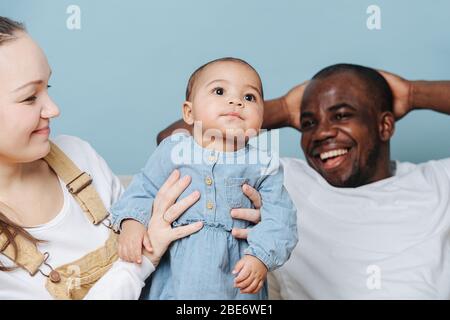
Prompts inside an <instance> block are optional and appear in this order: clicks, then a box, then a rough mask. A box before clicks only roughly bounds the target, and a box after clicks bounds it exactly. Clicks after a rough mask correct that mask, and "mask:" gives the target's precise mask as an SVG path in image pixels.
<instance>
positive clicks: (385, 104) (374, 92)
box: [312, 63, 393, 112]
mask: <svg viewBox="0 0 450 320" xmlns="http://www.w3.org/2000/svg"><path fill="white" fill-rule="evenodd" d="M348 72H351V73H353V74H355V75H356V76H358V77H359V78H360V79H362V80H363V81H364V83H365V84H366V85H367V87H368V89H369V90H370V94H371V96H372V97H373V100H374V101H375V102H376V105H377V107H378V110H380V111H382V112H383V111H390V112H392V111H393V97H392V91H391V88H390V87H389V84H388V83H387V81H386V79H384V77H383V76H382V75H381V74H380V73H379V72H378V71H377V70H375V69H372V68H368V67H364V66H360V65H356V64H348V63H339V64H334V65H331V66H328V67H326V68H324V69H322V70H320V71H319V72H318V73H316V74H315V75H314V77H313V78H312V79H313V80H314V79H325V78H328V77H330V76H332V75H334V74H339V73H348Z"/></svg>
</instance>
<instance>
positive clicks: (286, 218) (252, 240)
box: [245, 159, 298, 271]
mask: <svg viewBox="0 0 450 320" xmlns="http://www.w3.org/2000/svg"><path fill="white" fill-rule="evenodd" d="M266 173H267V174H266V175H265V176H264V179H263V180H262V182H261V183H260V185H259V187H258V188H257V189H258V191H259V193H260V195H261V199H262V207H261V210H260V211H261V222H260V223H258V224H257V225H256V226H255V227H253V228H252V230H251V231H250V232H249V235H248V239H247V241H248V243H249V247H248V248H247V249H246V251H245V254H249V255H252V256H255V257H257V258H258V259H260V260H261V261H262V262H263V263H264V264H265V265H266V267H267V268H268V269H269V271H272V270H275V269H276V268H279V267H281V266H282V265H283V264H284V263H285V262H286V261H287V260H288V259H289V256H290V254H291V252H292V250H294V247H295V245H296V244H297V242H298V235H297V212H296V209H295V206H294V204H293V203H292V201H291V199H290V197H289V194H288V193H287V191H286V189H285V188H284V186H283V169H282V167H281V165H279V164H278V163H275V161H274V160H273V159H272V161H271V163H270V164H269V169H268V171H267V172H266Z"/></svg>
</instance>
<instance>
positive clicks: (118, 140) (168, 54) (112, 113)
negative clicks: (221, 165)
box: [0, 0, 450, 174]
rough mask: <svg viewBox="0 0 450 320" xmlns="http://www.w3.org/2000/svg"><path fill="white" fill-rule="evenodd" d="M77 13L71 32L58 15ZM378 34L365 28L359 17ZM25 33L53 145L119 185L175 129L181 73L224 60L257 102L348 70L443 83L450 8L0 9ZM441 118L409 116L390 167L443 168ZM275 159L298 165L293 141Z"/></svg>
mask: <svg viewBox="0 0 450 320" xmlns="http://www.w3.org/2000/svg"><path fill="white" fill-rule="evenodd" d="M71 4H76V5H79V6H80V8H81V21H82V22H81V23H82V25H81V27H82V29H81V30H77V31H71V30H68V29H67V28H66V20H67V18H68V17H69V15H68V14H67V13H66V9H67V7H68V6H69V5H71ZM371 4H376V5H378V6H380V7H381V19H382V29H381V30H379V31H370V30H368V29H367V27H366V20H367V17H368V14H367V13H366V9H367V7H368V6H369V5H371ZM0 14H1V15H4V16H9V17H11V18H13V19H17V20H20V21H24V22H25V23H26V25H27V27H28V29H29V32H30V33H31V35H32V36H33V37H34V38H35V39H36V40H37V41H38V42H39V44H40V45H41V47H43V49H44V51H45V52H46V53H47V55H48V58H49V61H50V64H51V66H52V69H53V77H52V80H51V85H52V86H53V88H51V89H50V90H51V93H52V95H53V97H54V98H55V100H56V102H57V103H58V104H59V106H60V108H61V110H62V115H61V116H60V118H58V119H57V120H55V121H54V122H53V125H52V128H53V134H59V133H65V134H71V135H77V136H80V137H82V138H83V139H86V140H88V141H89V142H91V144H92V145H93V146H94V147H95V148H96V149H97V151H98V152H99V153H100V154H101V155H102V156H103V157H104V158H105V159H106V160H107V161H108V163H109V164H110V166H111V167H112V168H113V170H114V171H115V172H116V173H118V174H125V173H133V172H135V171H137V170H139V169H140V168H141V167H142V166H143V164H144V162H145V161H146V159H147V157H148V156H149V155H150V154H151V152H152V151H153V150H154V148H155V145H156V143H155V137H156V135H157V133H158V132H159V131H160V130H161V129H163V128H164V127H165V126H166V125H168V124H169V123H171V122H173V121H174V120H176V119H178V118H180V115H181V104H182V102H183V95H184V90H185V86H186V81H187V79H188V77H189V75H190V73H191V72H192V71H193V70H194V69H195V68H196V67H198V66H199V65H201V64H203V63H204V62H206V61H208V60H211V59H214V58H218V57H223V56H236V57H241V58H243V59H246V60H248V61H249V62H250V63H251V64H253V66H254V67H255V68H256V69H257V70H258V71H259V72H260V74H261V77H262V79H263V82H264V85H265V92H266V97H267V98H273V97H278V96H280V95H282V94H284V93H285V92H286V91H287V90H288V89H290V88H291V87H292V86H294V85H296V84H297V83H300V82H302V81H304V80H305V79H307V78H310V77H311V76H312V75H313V74H314V73H315V72H317V71H318V70H320V69H322V68H323V67H325V66H327V65H330V64H333V63H337V62H350V63H357V64H363V65H367V66H371V67H377V68H382V69H386V70H390V71H392V72H396V73H398V74H400V75H402V76H404V77H406V78H409V79H430V80H432V79H435V80H437V79H450V59H449V58H450V25H449V16H450V1H447V0H433V1H411V0H398V1H393V0H389V1H388V0H383V1H382V0H378V1H375V0H372V1H366V0H360V1H355V0H339V1H338V0H330V1H325V0H321V1H318V0H314V1H312V0H310V1H300V0H297V1H294V0H290V1H289V0H283V1H281V0H278V1H268V0H265V1H262V0H226V1H217V0H209V1H208V0H195V1H194V0H189V1H182V0H164V1H162V0H160V1H144V0H128V1H125V0H89V1H87V0H79V1H75V0H72V1H66V0H58V1H55V0H1V2H0ZM449 124H450V118H449V117H448V116H444V115H441V114H437V113H434V112H430V111H417V112H414V113H412V114H410V115H409V116H407V117H406V118H405V119H403V120H402V121H400V122H399V123H398V126H397V132H396V135H395V138H394V139H393V143H392V151H393V152H392V157H393V158H394V159H399V160H405V161H406V160H407V161H413V162H422V161H426V160H428V159H440V158H444V157H449V156H450V138H449V137H450V125H449ZM280 136H281V154H282V155H285V156H295V157H297V156H298V157H303V154H302V152H301V150H300V147H299V138H300V135H299V133H297V132H296V131H294V130H292V129H284V130H282V131H281V134H280Z"/></svg>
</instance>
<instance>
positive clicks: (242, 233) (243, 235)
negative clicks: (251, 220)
mask: <svg viewBox="0 0 450 320" xmlns="http://www.w3.org/2000/svg"><path fill="white" fill-rule="evenodd" d="M248 231H249V230H248V229H238V228H233V229H232V230H231V235H232V236H233V237H235V238H236V239H247V237H248Z"/></svg>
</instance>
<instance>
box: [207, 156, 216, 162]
mask: <svg viewBox="0 0 450 320" xmlns="http://www.w3.org/2000/svg"><path fill="white" fill-rule="evenodd" d="M208 161H209V162H215V161H216V157H215V156H213V155H210V156H209V157H208Z"/></svg>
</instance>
